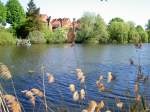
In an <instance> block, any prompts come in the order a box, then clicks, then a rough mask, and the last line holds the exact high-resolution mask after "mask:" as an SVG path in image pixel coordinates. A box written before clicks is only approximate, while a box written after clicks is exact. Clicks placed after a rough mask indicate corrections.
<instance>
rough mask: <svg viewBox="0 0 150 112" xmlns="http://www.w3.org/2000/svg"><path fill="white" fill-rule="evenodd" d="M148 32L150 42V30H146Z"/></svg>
mask: <svg viewBox="0 0 150 112" xmlns="http://www.w3.org/2000/svg"><path fill="white" fill-rule="evenodd" d="M146 32H147V34H148V42H150V30H146Z"/></svg>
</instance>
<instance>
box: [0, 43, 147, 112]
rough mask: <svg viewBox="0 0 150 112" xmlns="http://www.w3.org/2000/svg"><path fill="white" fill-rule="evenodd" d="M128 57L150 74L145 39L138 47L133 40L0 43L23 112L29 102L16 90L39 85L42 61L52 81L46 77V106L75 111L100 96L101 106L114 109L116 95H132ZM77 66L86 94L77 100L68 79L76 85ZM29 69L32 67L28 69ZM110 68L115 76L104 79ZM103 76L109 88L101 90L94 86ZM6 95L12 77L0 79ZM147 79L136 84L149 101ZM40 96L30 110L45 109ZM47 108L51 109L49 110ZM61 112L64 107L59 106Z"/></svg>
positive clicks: (133, 68)
mask: <svg viewBox="0 0 150 112" xmlns="http://www.w3.org/2000/svg"><path fill="white" fill-rule="evenodd" d="M130 58H132V59H133V60H134V63H135V64H138V63H140V64H141V65H142V71H143V73H144V74H145V75H149V74H150V44H144V45H143V48H142V49H141V50H137V49H135V47H134V45H84V44H83V45H75V46H74V47H70V46H69V45H32V46H31V47H29V48H25V47H16V46H13V47H12V46H1V47H0V62H2V63H4V64H6V65H7V66H8V67H9V69H10V70H11V73H12V75H13V80H14V84H15V88H16V91H17V96H18V97H19V101H20V102H21V103H22V105H23V107H24V110H25V111H26V112H32V111H33V107H32V105H31V103H30V101H29V99H28V98H26V97H25V96H24V95H23V94H22V93H21V91H22V90H29V89H31V88H33V87H34V88H38V89H41V90H42V73H41V66H42V65H44V66H45V73H46V72H48V73H51V74H53V75H54V77H55V82H54V83H52V84H48V82H47V79H46V76H45V81H46V83H45V85H46V96H47V102H48V106H49V111H50V112H51V111H52V110H53V111H55V112H57V111H59V110H61V111H62V110H68V111H69V112H80V111H81V110H82V109H83V108H86V106H87V105H88V102H89V101H90V100H95V101H97V102H99V101H101V100H104V101H105V106H106V108H109V109H114V108H115V109H116V106H115V103H114V101H115V98H116V97H118V98H119V99H120V100H121V101H123V102H124V103H125V105H128V104H129V101H128V100H127V99H128V98H127V92H130V99H131V100H132V99H134V96H135V94H134V84H135V80H136V73H137V68H136V66H134V65H130V64H129V59H130ZM76 68H81V69H82V70H83V72H84V73H85V76H86V79H85V87H86V92H87V94H86V98H85V100H84V101H82V102H74V101H73V99H72V93H71V92H70V91H69V88H68V87H69V84H71V83H73V84H75V85H76V88H77V90H79V89H80V88H81V87H80V83H79V81H78V80H77V77H76V73H75V69H76ZM29 71H33V72H32V73H30V72H29ZM108 72H112V73H113V74H114V75H115V76H116V80H114V81H112V82H111V83H110V84H108V83H107V73H108ZM100 74H101V75H103V76H104V83H105V85H106V87H107V88H109V89H111V90H112V92H105V93H104V92H100V91H99V89H98V88H97V87H96V80H97V79H98V78H99V75H100ZM0 81H1V84H2V86H3V88H4V89H5V91H6V92H7V93H8V94H14V93H13V88H12V86H11V82H10V81H9V80H7V81H6V80H3V79H0ZM149 84H150V81H149V80H148V81H146V82H144V83H143V82H141V83H140V93H141V94H143V95H144V97H145V98H146V99H147V101H150V86H149ZM41 100H42V99H41V98H37V100H36V106H35V112H44V110H43V109H44V106H43V104H42V103H41V102H42V101H41ZM53 111H52V112H53ZM117 111H119V110H117ZM62 112H63V111H62Z"/></svg>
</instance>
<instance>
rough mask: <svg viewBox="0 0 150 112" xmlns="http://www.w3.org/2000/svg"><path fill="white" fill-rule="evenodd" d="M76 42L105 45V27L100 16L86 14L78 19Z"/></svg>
mask: <svg viewBox="0 0 150 112" xmlns="http://www.w3.org/2000/svg"><path fill="white" fill-rule="evenodd" d="M76 41H77V42H94V43H106V42H107V41H108V33H107V26H106V24H105V22H104V20H103V19H102V18H101V16H100V15H95V14H93V13H90V12H86V13H85V14H84V15H83V16H82V17H81V18H80V30H79V31H78V32H77V36H76Z"/></svg>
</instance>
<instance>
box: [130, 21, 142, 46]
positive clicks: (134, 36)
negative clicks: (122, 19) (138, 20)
mask: <svg viewBox="0 0 150 112" xmlns="http://www.w3.org/2000/svg"><path fill="white" fill-rule="evenodd" d="M127 24H128V25H129V32H128V42H129V43H137V42H139V40H140V36H139V33H138V32H137V30H136V28H135V23H134V22H132V21H129V22H127Z"/></svg>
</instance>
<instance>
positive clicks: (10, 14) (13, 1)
mask: <svg viewBox="0 0 150 112" xmlns="http://www.w3.org/2000/svg"><path fill="white" fill-rule="evenodd" d="M6 7H7V19H6V21H7V23H9V24H11V25H12V26H14V27H16V26H17V25H19V24H20V23H22V21H24V20H25V13H24V10H23V7H22V6H21V4H20V3H19V1H18V0H9V1H8V2H7V3H6Z"/></svg>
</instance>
